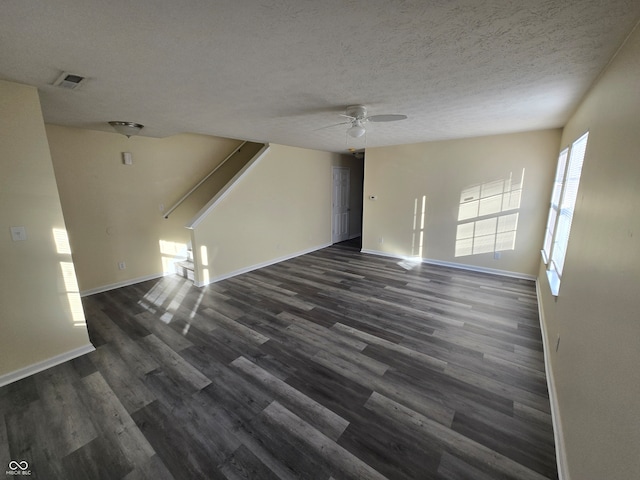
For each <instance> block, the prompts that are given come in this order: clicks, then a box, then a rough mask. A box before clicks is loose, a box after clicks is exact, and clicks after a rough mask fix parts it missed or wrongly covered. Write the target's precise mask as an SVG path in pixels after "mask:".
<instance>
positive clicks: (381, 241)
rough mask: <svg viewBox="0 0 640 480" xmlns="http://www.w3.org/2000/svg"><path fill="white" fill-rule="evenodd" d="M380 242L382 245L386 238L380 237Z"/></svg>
mask: <svg viewBox="0 0 640 480" xmlns="http://www.w3.org/2000/svg"><path fill="white" fill-rule="evenodd" d="M378 243H379V244H380V245H382V244H383V243H384V238H382V237H380V238H378Z"/></svg>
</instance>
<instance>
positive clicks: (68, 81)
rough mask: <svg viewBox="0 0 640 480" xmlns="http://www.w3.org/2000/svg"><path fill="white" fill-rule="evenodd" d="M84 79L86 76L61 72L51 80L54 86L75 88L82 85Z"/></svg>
mask: <svg viewBox="0 0 640 480" xmlns="http://www.w3.org/2000/svg"><path fill="white" fill-rule="evenodd" d="M85 80H86V77H82V76H80V75H76V74H75V73H69V72H62V75H60V76H59V77H58V79H57V80H56V81H55V82H53V85H54V86H55V87H60V88H67V89H69V90H75V89H76V88H78V87H79V86H80V85H82V84H83V83H84V82H85Z"/></svg>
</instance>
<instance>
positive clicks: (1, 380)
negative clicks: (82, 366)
mask: <svg viewBox="0 0 640 480" xmlns="http://www.w3.org/2000/svg"><path fill="white" fill-rule="evenodd" d="M94 350H95V347H94V346H93V345H91V344H90V343H89V344H87V345H84V346H82V347H79V348H74V349H73V350H70V351H68V352H65V353H61V354H60V355H56V356H55V357H51V358H48V359H46V360H43V361H41V362H37V363H34V364H32V365H29V366H27V367H24V368H20V369H18V370H15V371H13V372H10V373H5V374H4V375H0V387H4V386H5V385H8V384H10V383H13V382H17V381H18V380H22V379H23V378H26V377H28V376H30V375H34V374H36V373H38V372H42V371H43V370H46V369H47V368H51V367H55V366H56V365H60V364H61V363H64V362H67V361H69V360H73V359H74V358H77V357H80V356H82V355H85V354H87V353H89V352H93V351H94Z"/></svg>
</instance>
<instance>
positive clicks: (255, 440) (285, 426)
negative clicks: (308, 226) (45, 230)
mask: <svg viewBox="0 0 640 480" xmlns="http://www.w3.org/2000/svg"><path fill="white" fill-rule="evenodd" d="M405 267H409V265H404V266H402V265H400V264H398V262H397V261H395V260H393V259H389V258H383V257H376V256H371V255H365V254H361V253H359V252H358V251H357V250H354V249H353V248H350V247H349V246H348V245H346V246H345V245H335V246H333V247H329V248H326V249H323V250H320V251H317V252H314V253H311V254H308V255H304V256H301V257H298V258H295V259H292V260H289V261H286V262H282V263H280V264H277V265H273V266H270V267H266V268H263V269H260V270H256V271H253V272H250V273H247V274H244V275H240V276H237V277H235V278H232V279H228V280H225V281H222V282H219V283H217V284H215V285H211V286H209V287H205V288H202V289H200V288H196V287H194V286H193V285H191V284H190V283H189V282H187V281H186V280H184V279H182V278H180V277H166V278H163V279H159V280H154V281H149V282H145V283H141V284H137V285H134V286H130V287H125V288H121V289H118V290H113V291H110V292H106V293H102V294H98V295H93V296H90V297H87V298H84V299H83V303H84V307H85V311H86V314H87V323H88V328H89V332H90V336H91V340H92V342H93V343H94V345H95V346H96V351H95V352H92V353H90V354H88V355H85V356H83V357H81V358H78V359H76V360H73V361H70V362H67V363H64V364H62V365H60V366H57V367H54V368H51V369H49V370H47V371H45V372H42V373H39V374H37V375H34V376H31V377H29V378H26V379H24V380H21V381H19V382H16V383H14V384H11V385H8V386H6V387H3V388H2V389H0V413H1V414H2V417H0V420H1V421H0V461H1V462H2V463H3V465H2V466H0V470H1V469H2V468H5V467H6V466H7V465H8V464H9V462H10V461H19V462H22V461H27V462H28V464H29V469H30V470H31V473H32V475H31V478H40V479H65V480H66V479H82V480H86V479H126V480H134V479H153V480H163V479H200V478H202V479H228V480H232V479H233V480H235V479H267V480H268V479H298V478H303V479H335V480H338V479H384V478H387V479H440V480H460V479H474V480H488V479H492V480H495V479H523V480H524V479H526V480H534V479H557V472H556V465H555V451H554V443H553V430H552V426H551V416H550V408H549V398H548V393H547V387H546V380H545V371H544V361H543V355H542V341H541V334H540V328H539V324H538V313H537V304H536V298H535V286H534V283H533V282H530V281H524V280H516V279H512V278H507V277H499V276H490V275H484V274H479V273H473V272H467V271H462V270H454V269H449V268H444V267H438V266H431V265H414V266H413V267H414V268H405Z"/></svg>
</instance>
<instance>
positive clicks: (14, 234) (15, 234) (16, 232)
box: [11, 227, 27, 242]
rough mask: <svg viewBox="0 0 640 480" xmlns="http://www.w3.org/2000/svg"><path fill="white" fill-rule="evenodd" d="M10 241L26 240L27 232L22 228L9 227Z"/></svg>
mask: <svg viewBox="0 0 640 480" xmlns="http://www.w3.org/2000/svg"><path fill="white" fill-rule="evenodd" d="M11 239H12V240H13V241H14V242H20V241H22V240H26V239H27V230H26V229H25V228H24V227H11Z"/></svg>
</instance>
